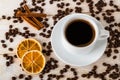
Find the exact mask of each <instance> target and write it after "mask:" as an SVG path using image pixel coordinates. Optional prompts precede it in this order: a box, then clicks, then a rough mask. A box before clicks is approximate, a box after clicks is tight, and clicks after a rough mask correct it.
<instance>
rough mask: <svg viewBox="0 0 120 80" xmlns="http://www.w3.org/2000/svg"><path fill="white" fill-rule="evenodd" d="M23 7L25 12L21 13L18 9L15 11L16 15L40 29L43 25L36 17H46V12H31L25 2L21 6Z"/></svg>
mask: <svg viewBox="0 0 120 80" xmlns="http://www.w3.org/2000/svg"><path fill="white" fill-rule="evenodd" d="M23 8H24V10H25V11H26V12H25V13H23V12H22V11H20V10H18V11H17V13H16V17H21V18H22V19H23V20H25V21H27V22H28V23H29V24H31V25H32V26H33V27H34V28H36V29H37V30H40V29H41V28H42V27H44V25H43V24H42V23H41V22H40V21H38V20H37V19H36V17H46V16H47V15H46V14H43V13H34V12H31V11H30V10H29V7H28V6H27V5H26V4H25V5H24V6H23Z"/></svg>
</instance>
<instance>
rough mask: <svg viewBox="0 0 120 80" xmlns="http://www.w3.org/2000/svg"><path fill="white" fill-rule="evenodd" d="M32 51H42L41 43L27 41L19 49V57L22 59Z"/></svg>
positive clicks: (33, 40)
mask: <svg viewBox="0 0 120 80" xmlns="http://www.w3.org/2000/svg"><path fill="white" fill-rule="evenodd" d="M31 50H39V51H42V47H41V45H40V43H39V42H38V41H37V40H35V39H25V40H23V41H22V42H20V44H19V45H18V47H17V56H18V57H19V58H20V59H21V58H22V57H23V55H24V54H25V53H26V52H28V51H31Z"/></svg>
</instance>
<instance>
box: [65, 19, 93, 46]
mask: <svg viewBox="0 0 120 80" xmlns="http://www.w3.org/2000/svg"><path fill="white" fill-rule="evenodd" d="M65 36H66V38H67V40H68V41H69V42H70V43H71V44H72V45H75V46H87V45H89V44H90V43H91V42H92V41H93V40H94V37H95V31H94V28H93V26H92V25H91V24H90V23H89V22H87V21H84V20H75V21H72V22H71V23H69V24H68V26H67V27H66V30H65Z"/></svg>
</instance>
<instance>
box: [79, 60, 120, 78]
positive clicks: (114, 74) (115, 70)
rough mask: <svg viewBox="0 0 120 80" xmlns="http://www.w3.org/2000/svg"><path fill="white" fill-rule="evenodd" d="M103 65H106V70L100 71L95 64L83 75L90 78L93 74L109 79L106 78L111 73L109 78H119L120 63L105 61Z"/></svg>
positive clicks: (96, 76) (95, 76)
mask: <svg viewBox="0 0 120 80" xmlns="http://www.w3.org/2000/svg"><path fill="white" fill-rule="evenodd" d="M102 65H103V66H104V67H106V70H104V71H103V72H100V73H98V72H97V69H98V67H97V66H96V65H95V66H93V68H92V70H90V71H89V72H88V73H86V74H82V75H81V76H82V77H83V78H88V79H89V78H91V77H92V76H93V77H94V78H100V79H101V80H108V79H107V78H106V76H107V75H109V79H112V80H116V79H117V80H118V79H119V78H120V66H118V64H114V65H111V64H108V63H105V62H104V63H103V64H102Z"/></svg>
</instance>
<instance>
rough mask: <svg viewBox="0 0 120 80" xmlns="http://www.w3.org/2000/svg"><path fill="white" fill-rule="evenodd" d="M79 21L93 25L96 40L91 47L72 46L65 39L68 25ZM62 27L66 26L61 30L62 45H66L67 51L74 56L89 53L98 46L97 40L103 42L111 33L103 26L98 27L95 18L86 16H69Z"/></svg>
mask: <svg viewBox="0 0 120 80" xmlns="http://www.w3.org/2000/svg"><path fill="white" fill-rule="evenodd" d="M79 19H80V20H84V21H87V22H89V23H90V24H92V27H93V28H94V30H95V37H94V40H93V41H92V42H91V43H90V44H89V45H87V46H83V47H80V46H75V45H72V44H71V43H70V42H69V41H68V40H67V39H66V37H65V30H66V27H68V26H67V25H68V24H70V23H71V22H73V21H75V20H79ZM61 26H64V27H62V28H61V38H62V44H63V45H64V47H65V48H66V50H68V51H70V53H73V54H74V53H75V54H76V53H77V54H86V53H89V52H90V51H91V50H92V49H93V48H94V47H95V44H97V43H96V41H97V40H103V39H107V38H108V37H109V32H108V31H106V30H104V28H103V26H102V25H98V24H97V20H96V19H95V18H93V17H91V16H89V15H86V14H80V13H74V14H71V15H68V18H67V19H66V21H65V22H64V23H63V24H61Z"/></svg>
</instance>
